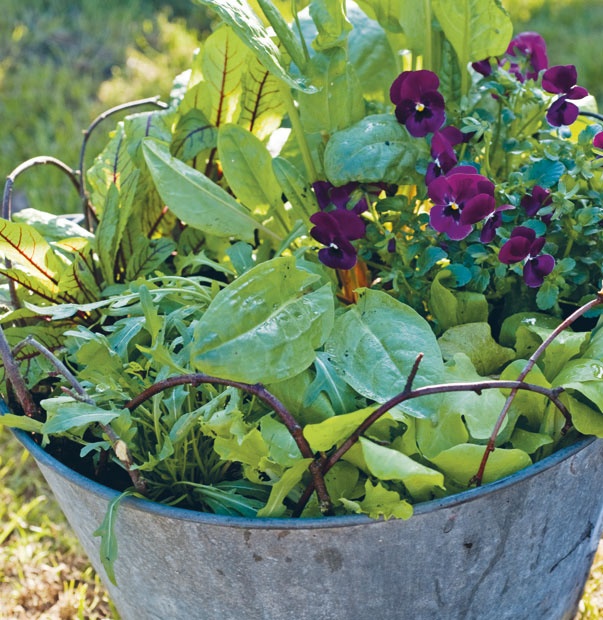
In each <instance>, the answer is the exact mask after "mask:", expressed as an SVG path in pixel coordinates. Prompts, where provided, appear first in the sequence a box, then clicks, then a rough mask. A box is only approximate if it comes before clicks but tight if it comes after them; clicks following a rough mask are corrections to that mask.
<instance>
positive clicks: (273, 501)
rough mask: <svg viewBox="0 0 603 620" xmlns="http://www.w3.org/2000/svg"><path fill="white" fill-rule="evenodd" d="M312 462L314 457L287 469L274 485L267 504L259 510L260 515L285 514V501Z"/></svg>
mask: <svg viewBox="0 0 603 620" xmlns="http://www.w3.org/2000/svg"><path fill="white" fill-rule="evenodd" d="M311 462H312V459H301V460H299V461H298V462H297V463H295V464H294V465H293V466H292V467H290V468H289V469H287V471H285V473H284V474H283V475H282V476H281V478H280V480H278V481H277V482H275V484H274V485H273V487H272V491H271V492H270V497H269V498H268V502H267V503H266V505H265V506H264V507H263V508H261V509H260V510H258V513H257V516H258V517H282V516H284V514H285V511H286V508H285V506H284V505H283V502H284V501H285V499H287V495H289V493H290V492H291V490H292V489H293V488H294V487H295V486H296V485H297V484H299V482H300V481H301V479H302V477H303V475H304V474H305V473H306V472H307V471H308V467H309V465H310V463H311Z"/></svg>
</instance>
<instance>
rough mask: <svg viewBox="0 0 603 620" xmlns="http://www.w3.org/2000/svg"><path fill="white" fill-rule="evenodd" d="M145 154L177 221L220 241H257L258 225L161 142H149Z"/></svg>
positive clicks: (144, 147)
mask: <svg viewBox="0 0 603 620" xmlns="http://www.w3.org/2000/svg"><path fill="white" fill-rule="evenodd" d="M143 152H144V156H145V159H146V161H147V164H148V166H149V171H150V172H151V176H152V177H153V181H154V182H155V185H156V186H157V190H158V191H159V194H160V195H161V198H162V199H163V201H164V202H165V203H166V204H167V206H168V207H169V208H170V209H171V210H172V211H173V212H174V213H175V214H176V216H177V217H179V218H180V219H181V220H184V221H185V222H186V223H187V224H189V225H190V226H193V227H194V228H198V229H199V230H202V231H204V232H207V233H211V234H212V235H216V236H218V237H230V236H233V237H239V238H241V239H242V240H243V241H248V242H252V241H253V239H254V234H253V232H254V230H255V229H256V228H258V227H259V224H258V222H256V221H255V220H254V218H253V216H252V215H251V213H249V211H248V210H247V209H245V207H243V206H242V205H240V204H239V203H238V202H237V201H236V200H235V199H234V198H233V197H232V196H231V195H230V194H228V193H227V192H226V191H225V190H223V189H222V188H221V187H220V186H219V185H216V184H215V183H214V182H213V181H211V180H210V179H208V178H207V177H206V176H205V175H203V174H201V173H200V172H198V171H197V170H194V169H193V168H191V167H190V166H187V165H186V164H185V163H183V162H181V161H180V160H178V159H175V158H174V157H172V155H171V154H170V152H169V149H168V148H167V146H165V145H163V144H161V143H160V142H155V141H154V140H152V139H147V140H145V141H144V142H143Z"/></svg>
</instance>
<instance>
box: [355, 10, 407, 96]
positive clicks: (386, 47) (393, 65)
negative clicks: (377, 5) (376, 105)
mask: <svg viewBox="0 0 603 620" xmlns="http://www.w3.org/2000/svg"><path fill="white" fill-rule="evenodd" d="M391 2H392V3H393V0H391ZM347 11H348V19H349V20H350V21H351V22H352V25H353V26H354V29H353V30H352V32H351V33H350V36H349V38H348V56H349V60H350V63H351V64H352V66H353V67H354V69H355V70H356V75H357V76H358V82H359V84H360V88H361V89H362V94H363V95H364V97H365V98H366V99H368V100H377V101H382V102H384V103H389V101H390V100H389V86H390V84H391V83H392V82H393V81H394V79H395V78H396V76H397V75H398V65H397V61H396V55H395V54H394V51H393V49H392V46H391V44H390V42H389V40H388V37H387V35H386V34H385V32H384V31H383V28H382V27H381V26H380V25H379V24H377V23H376V22H375V21H374V20H372V19H367V18H366V15H365V14H364V13H363V12H362V11H361V10H360V9H359V8H358V7H357V6H355V5H354V4H348V7H347ZM411 12H413V11H411ZM398 30H399V24H398Z"/></svg>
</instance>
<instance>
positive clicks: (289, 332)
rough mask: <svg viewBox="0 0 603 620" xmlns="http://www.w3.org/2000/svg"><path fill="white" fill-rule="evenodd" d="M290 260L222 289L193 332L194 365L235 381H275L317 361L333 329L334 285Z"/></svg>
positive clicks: (268, 264) (257, 270) (270, 264)
mask: <svg viewBox="0 0 603 620" xmlns="http://www.w3.org/2000/svg"><path fill="white" fill-rule="evenodd" d="M316 279H317V276H313V275H310V274H308V272H306V271H303V270H301V269H298V268H297V267H296V265H295V259H294V258H292V257H283V258H276V259H273V260H271V261H268V262H265V263H261V264H259V265H257V266H256V267H254V268H253V269H251V270H249V271H248V272H247V273H245V274H243V275H242V276H240V277H239V278H237V279H236V280H235V281H234V282H232V283H231V284H229V285H228V286H227V287H226V288H224V289H222V290H221V291H220V292H219V293H218V294H217V295H216V297H215V298H214V300H213V301H212V303H211V304H210V306H209V307H208V309H207V311H206V312H205V314H204V315H203V317H202V318H201V320H200V321H199V323H198V324H197V326H196V328H195V342H194V346H193V351H192V363H193V365H194V366H195V368H197V369H198V370H200V371H202V372H206V373H208V374H213V375H217V376H220V377H227V378H230V379H233V380H237V381H246V382H249V383H255V382H257V381H262V382H264V383H275V382H277V381H282V380H284V379H287V378H290V377H293V376H294V375H296V374H298V373H300V372H302V371H303V370H304V369H306V368H307V367H308V366H310V364H311V363H312V362H313V361H314V358H315V357H316V353H315V350H316V349H317V348H318V347H320V346H321V345H322V343H323V342H324V341H325V339H326V337H327V335H328V334H329V332H330V331H331V328H332V325H333V314H334V300H333V293H332V291H331V287H330V285H325V286H323V287H321V288H319V289H318V290H313V288H314V283H315V282H316Z"/></svg>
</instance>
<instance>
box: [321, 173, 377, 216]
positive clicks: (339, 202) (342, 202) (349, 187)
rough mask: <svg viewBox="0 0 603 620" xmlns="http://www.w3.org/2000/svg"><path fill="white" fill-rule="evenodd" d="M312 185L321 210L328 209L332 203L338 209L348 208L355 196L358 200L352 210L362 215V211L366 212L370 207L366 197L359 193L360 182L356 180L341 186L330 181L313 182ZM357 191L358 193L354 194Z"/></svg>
mask: <svg viewBox="0 0 603 620" xmlns="http://www.w3.org/2000/svg"><path fill="white" fill-rule="evenodd" d="M312 187H313V188H314V193H315V195H316V201H317V202H318V206H319V207H320V209H321V211H325V210H327V209H328V208H329V207H330V206H331V205H333V206H335V207H336V208H337V209H346V208H347V207H348V203H349V202H350V200H351V199H352V198H353V197H354V198H356V199H357V200H356V202H355V203H354V205H353V206H352V207H351V209H350V210H351V211H354V212H355V213H358V214H359V215H360V213H364V212H365V211H366V210H367V209H368V203H367V201H366V197H365V196H364V195H360V194H359V193H357V191H358V190H359V184H358V183H356V182H354V181H351V182H350V183H346V184H345V185H340V186H339V187H336V186H335V185H333V184H332V183H329V181H316V182H314V183H313V184H312ZM355 193H356V195H354V194H355Z"/></svg>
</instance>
